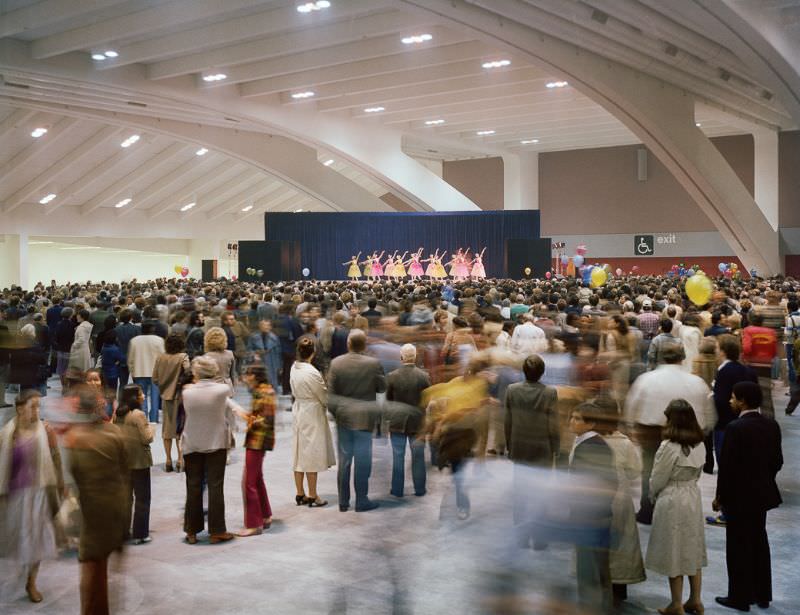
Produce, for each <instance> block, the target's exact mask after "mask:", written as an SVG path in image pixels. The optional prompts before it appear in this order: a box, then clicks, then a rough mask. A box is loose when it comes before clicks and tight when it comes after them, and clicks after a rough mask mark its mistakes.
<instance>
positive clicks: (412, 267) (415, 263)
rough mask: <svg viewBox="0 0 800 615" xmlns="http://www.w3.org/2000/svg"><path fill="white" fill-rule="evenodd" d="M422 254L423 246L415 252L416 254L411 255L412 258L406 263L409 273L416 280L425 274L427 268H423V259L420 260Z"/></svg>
mask: <svg viewBox="0 0 800 615" xmlns="http://www.w3.org/2000/svg"><path fill="white" fill-rule="evenodd" d="M420 256H422V248H420V249H419V250H417V251H416V252H414V254H412V255H411V259H410V260H409V261H408V262H407V263H406V265H407V266H408V275H410V276H411V279H412V280H416V279H418V278H421V277H422V276H424V275H425V270H424V269H423V268H422V261H420V260H419V259H420Z"/></svg>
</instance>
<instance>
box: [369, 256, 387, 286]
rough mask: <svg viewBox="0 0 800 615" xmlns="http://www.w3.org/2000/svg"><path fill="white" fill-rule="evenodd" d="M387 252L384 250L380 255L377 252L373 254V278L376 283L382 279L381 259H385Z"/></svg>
mask: <svg viewBox="0 0 800 615" xmlns="http://www.w3.org/2000/svg"><path fill="white" fill-rule="evenodd" d="M385 252H386V250H382V251H381V253H380V254H378V252H377V250H376V251H375V252H373V253H372V277H373V278H375V281H376V282H377V281H378V280H380V279H381V276H382V275H383V265H381V259H382V258H383V255H384V253H385Z"/></svg>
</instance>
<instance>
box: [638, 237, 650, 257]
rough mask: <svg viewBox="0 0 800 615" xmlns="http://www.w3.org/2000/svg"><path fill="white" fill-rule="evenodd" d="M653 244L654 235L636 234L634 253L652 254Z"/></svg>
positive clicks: (639, 254)
mask: <svg viewBox="0 0 800 615" xmlns="http://www.w3.org/2000/svg"><path fill="white" fill-rule="evenodd" d="M653 245H654V241H653V236H652V235H634V239H633V253H634V255H636V256H652V255H653V253H654V251H653Z"/></svg>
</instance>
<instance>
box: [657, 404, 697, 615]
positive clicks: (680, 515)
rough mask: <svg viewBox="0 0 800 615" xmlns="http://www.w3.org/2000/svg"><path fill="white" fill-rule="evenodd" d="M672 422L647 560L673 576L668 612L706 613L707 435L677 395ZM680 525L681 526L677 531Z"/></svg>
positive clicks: (660, 461) (660, 458) (661, 456)
mask: <svg viewBox="0 0 800 615" xmlns="http://www.w3.org/2000/svg"><path fill="white" fill-rule="evenodd" d="M664 415H665V416H666V417H667V424H666V426H665V427H664V440H663V441H662V443H661V446H659V448H658V452H657V453H656V457H655V462H654V463H653V473H652V476H651V477H650V497H651V498H652V499H653V500H654V501H655V508H654V510H653V529H652V531H651V532H650V541H649V542H648V544H647V556H646V557H645V564H646V566H647V567H648V568H649V569H650V570H655V571H656V572H658V573H660V574H663V575H666V576H668V577H669V589H670V594H671V597H672V600H671V602H670V603H669V604H668V605H667V606H666V607H664V608H663V609H659V610H658V611H659V613H662V614H663V615H680V614H682V613H684V612H687V613H702V612H703V610H704V607H703V603H702V602H701V600H700V591H701V587H702V575H701V569H702V568H703V567H705V566H706V565H707V563H708V562H707V559H706V541H705V529H704V522H703V503H702V501H701V498H700V489H699V488H698V486H697V481H698V479H699V478H700V473H701V470H702V468H703V464H705V459H706V450H705V449H706V447H705V445H704V444H703V440H704V435H703V430H702V428H701V427H700V424H699V423H698V422H697V417H696V416H695V412H694V409H693V408H692V406H691V404H689V402H687V401H686V400H685V399H674V400H672V401H671V402H670V403H669V405H668V406H667V408H666V410H664ZM678 528H680V530H678ZM684 576H688V577H689V588H690V593H689V599H688V600H687V601H686V603H683V577H684Z"/></svg>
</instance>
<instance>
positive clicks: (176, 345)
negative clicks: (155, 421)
mask: <svg viewBox="0 0 800 615" xmlns="http://www.w3.org/2000/svg"><path fill="white" fill-rule="evenodd" d="M185 349H186V345H185V342H184V338H183V336H182V335H180V334H177V333H172V334H170V335H169V336H167V339H166V341H165V342H164V350H165V354H162V355H160V356H159V357H158V358H157V359H156V363H155V365H154V366H153V383H154V384H155V385H156V386H158V390H159V391H160V393H161V407H162V415H163V416H162V421H163V427H162V431H161V437H162V438H163V439H164V450H165V451H166V453H167V461H166V464H165V466H164V469H165V470H166V471H167V472H172V470H173V467H172V441H173V440H175V445H176V447H177V449H178V463H177V465H176V466H175V469H176V470H177V471H178V472H180V471H181V470H182V469H183V451H182V449H181V441H180V438H178V433H177V432H178V430H177V424H178V406H179V404H180V395H181V388H182V387H183V385H184V384H185V383H186V381H187V379H191V366H190V364H189V355H187V354H186V353H185V352H184V350H185Z"/></svg>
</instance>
